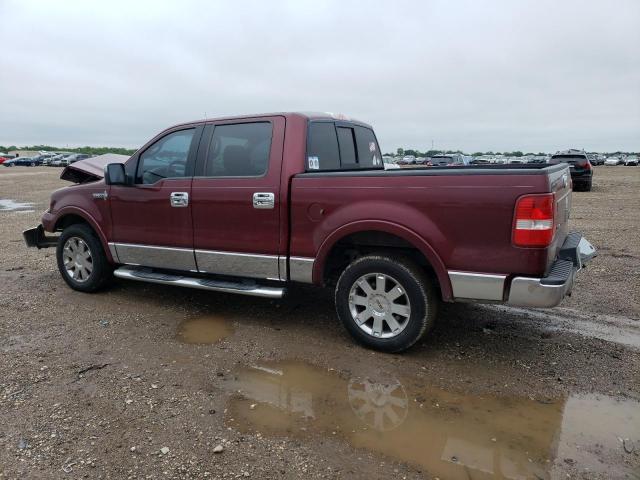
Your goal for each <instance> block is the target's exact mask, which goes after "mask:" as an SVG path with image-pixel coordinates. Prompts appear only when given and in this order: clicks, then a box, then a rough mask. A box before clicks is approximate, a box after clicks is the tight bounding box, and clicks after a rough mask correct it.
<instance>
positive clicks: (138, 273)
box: [113, 267, 286, 298]
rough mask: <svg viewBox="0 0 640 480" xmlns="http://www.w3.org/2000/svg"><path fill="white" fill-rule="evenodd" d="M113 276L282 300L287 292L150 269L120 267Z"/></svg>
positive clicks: (252, 284)
mask: <svg viewBox="0 0 640 480" xmlns="http://www.w3.org/2000/svg"><path fill="white" fill-rule="evenodd" d="M113 275H114V276H115V277H117V278H123V279H126V280H137V281H139V282H149V283H159V284H162V285H174V286H176V287H188V288H197V289H199V290H210V291H214V292H225V293H237V294H240V295H249V296H253V297H265V298H282V297H283V296H284V294H285V292H286V290H285V289H284V288H280V287H267V286H262V285H258V284H257V283H255V282H230V281H225V280H217V279H208V278H197V277H188V276H183V275H174V274H169V273H162V272H156V271H154V270H152V269H150V268H140V267H120V268H118V269H116V270H115V271H114V272H113Z"/></svg>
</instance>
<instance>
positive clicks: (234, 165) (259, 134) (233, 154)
mask: <svg viewBox="0 0 640 480" xmlns="http://www.w3.org/2000/svg"><path fill="white" fill-rule="evenodd" d="M271 135H272V127H271V123H270V122H252V123H237V124H232V125H216V127H215V128H214V130H213V137H212V139H211V145H210V146H209V153H208V155H207V163H206V166H205V174H204V176H206V177H261V176H263V175H264V174H265V173H266V172H267V168H268V166H269V152H270V151H271Z"/></svg>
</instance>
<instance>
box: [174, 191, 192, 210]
mask: <svg viewBox="0 0 640 480" xmlns="http://www.w3.org/2000/svg"><path fill="white" fill-rule="evenodd" d="M169 198H170V201H171V206H172V207H188V206H189V193H187V192H171V196H170V197H169Z"/></svg>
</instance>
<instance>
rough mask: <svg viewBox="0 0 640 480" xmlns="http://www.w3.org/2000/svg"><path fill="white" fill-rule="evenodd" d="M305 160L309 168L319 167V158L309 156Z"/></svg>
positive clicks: (315, 168)
mask: <svg viewBox="0 0 640 480" xmlns="http://www.w3.org/2000/svg"><path fill="white" fill-rule="evenodd" d="M307 160H308V164H309V169H311V170H318V169H319V168H320V160H318V157H309V158H308V159H307Z"/></svg>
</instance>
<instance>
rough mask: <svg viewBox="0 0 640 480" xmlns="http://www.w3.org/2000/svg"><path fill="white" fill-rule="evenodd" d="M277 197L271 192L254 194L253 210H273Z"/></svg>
mask: <svg viewBox="0 0 640 480" xmlns="http://www.w3.org/2000/svg"><path fill="white" fill-rule="evenodd" d="M275 205H276V196H275V195H274V194H273V193H271V192H256V193H254V194H253V208H273V207H275Z"/></svg>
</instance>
